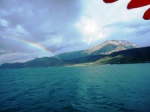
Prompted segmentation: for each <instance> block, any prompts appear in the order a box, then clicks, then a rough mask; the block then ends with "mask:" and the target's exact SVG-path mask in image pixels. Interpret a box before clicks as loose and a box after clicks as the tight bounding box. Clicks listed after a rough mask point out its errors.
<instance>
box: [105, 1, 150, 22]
mask: <svg viewBox="0 0 150 112" xmlns="http://www.w3.org/2000/svg"><path fill="white" fill-rule="evenodd" d="M103 1H104V2H105V3H113V2H116V1H117V0H103ZM146 5H150V0H131V1H130V2H129V3H128V6H127V9H133V8H139V7H143V6H146ZM143 18H144V19H145V20H149V19H150V8H149V9H148V10H147V11H146V12H145V13H144V15H143Z"/></svg>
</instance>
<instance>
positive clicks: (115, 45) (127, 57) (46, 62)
mask: <svg viewBox="0 0 150 112" xmlns="http://www.w3.org/2000/svg"><path fill="white" fill-rule="evenodd" d="M144 62H150V47H143V48H139V47H138V46H137V45H135V44H132V43H130V42H127V41H124V40H111V41H106V42H103V43H102V44H99V45H97V46H95V47H92V48H91V49H87V50H80V51H73V52H67V53H62V54H58V55H55V56H53V57H43V58H36V59H33V60H30V61H27V62H24V63H19V62H18V63H5V64H2V65H1V66H0V68H2V69H4V68H27V67H32V68H33V67H54V66H82V65H96V64H125V63H144Z"/></svg>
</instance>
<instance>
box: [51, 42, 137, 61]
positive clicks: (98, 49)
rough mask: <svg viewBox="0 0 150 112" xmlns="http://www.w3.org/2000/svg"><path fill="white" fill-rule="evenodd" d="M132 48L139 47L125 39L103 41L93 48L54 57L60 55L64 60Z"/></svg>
mask: <svg viewBox="0 0 150 112" xmlns="http://www.w3.org/2000/svg"><path fill="white" fill-rule="evenodd" d="M132 48H138V46H136V45H135V44H132V43H130V42H127V41H125V40H110V41H106V42H103V43H102V44H99V45H97V46H94V47H92V48H91V49H87V50H80V51H73V52H67V53H62V54H58V55H56V56H54V57H59V58H61V59H64V60H66V59H67V60H68V59H74V58H82V57H85V56H90V55H99V54H111V53H113V52H117V51H121V50H127V49H132Z"/></svg>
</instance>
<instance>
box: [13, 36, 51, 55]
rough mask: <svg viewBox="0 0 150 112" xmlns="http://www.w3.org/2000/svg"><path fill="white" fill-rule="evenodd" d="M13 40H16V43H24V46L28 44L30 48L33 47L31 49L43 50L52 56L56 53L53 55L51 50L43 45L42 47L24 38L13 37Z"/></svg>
mask: <svg viewBox="0 0 150 112" xmlns="http://www.w3.org/2000/svg"><path fill="white" fill-rule="evenodd" d="M11 37H12V36H11ZM12 39H14V40H16V41H19V42H22V43H24V44H27V45H29V46H31V47H34V48H37V49H39V50H42V51H44V52H46V53H49V54H51V55H54V53H53V52H52V51H51V50H49V49H47V48H46V47H44V46H42V45H40V44H38V43H35V42H32V41H29V40H25V39H22V38H17V37H12Z"/></svg>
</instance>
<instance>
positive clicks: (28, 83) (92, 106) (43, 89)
mask: <svg viewBox="0 0 150 112" xmlns="http://www.w3.org/2000/svg"><path fill="white" fill-rule="evenodd" d="M149 67H150V64H133V65H107V66H88V67H69V68H67V67H66V68H65V67H60V68H59V67H58V68H37V69H36V68H34V69H29V68H27V69H13V70H0V77H1V78H0V111H3V112H9V111H10V112H17V111H18V112H20V111H21V112H26V111H32V112H43V111H44V112H55V111H56V112H59V111H60V112H91V111H93V112H149V111H150V107H149V104H150V95H149V94H150V69H149Z"/></svg>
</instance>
